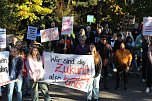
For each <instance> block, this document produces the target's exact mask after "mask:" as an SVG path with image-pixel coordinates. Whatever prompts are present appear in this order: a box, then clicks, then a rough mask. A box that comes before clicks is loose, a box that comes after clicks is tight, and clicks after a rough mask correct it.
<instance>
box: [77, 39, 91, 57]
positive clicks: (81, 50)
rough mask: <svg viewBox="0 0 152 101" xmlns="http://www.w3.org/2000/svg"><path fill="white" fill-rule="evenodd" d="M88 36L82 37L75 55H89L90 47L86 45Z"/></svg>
mask: <svg viewBox="0 0 152 101" xmlns="http://www.w3.org/2000/svg"><path fill="white" fill-rule="evenodd" d="M86 39H87V37H86V36H80V37H79V42H80V44H79V45H77V46H76V48H75V52H74V53H75V54H79V55H87V54H88V53H89V45H87V44H86Z"/></svg>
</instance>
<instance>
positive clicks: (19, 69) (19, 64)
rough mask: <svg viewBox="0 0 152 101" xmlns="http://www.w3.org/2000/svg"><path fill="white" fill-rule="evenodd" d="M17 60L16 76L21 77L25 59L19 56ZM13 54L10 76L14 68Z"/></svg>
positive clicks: (10, 62)
mask: <svg viewBox="0 0 152 101" xmlns="http://www.w3.org/2000/svg"><path fill="white" fill-rule="evenodd" d="M16 59H17V62H16V64H15V67H16V76H15V77H16V78H15V79H17V78H19V77H20V76H22V69H23V67H24V63H23V59H22V58H21V57H17V58H16ZM12 60H13V58H12V56H10V57H9V76H11V72H12V70H13V67H12Z"/></svg>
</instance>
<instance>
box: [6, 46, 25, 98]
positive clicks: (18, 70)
mask: <svg viewBox="0 0 152 101" xmlns="http://www.w3.org/2000/svg"><path fill="white" fill-rule="evenodd" d="M23 66H24V65H23V60H22V58H21V57H20V56H18V50H17V48H16V47H12V48H11V53H10V57H9V76H10V80H17V81H16V82H12V83H10V84H8V95H7V97H8V101H12V96H13V91H14V88H16V94H17V101H22V82H23V77H22V69H23Z"/></svg>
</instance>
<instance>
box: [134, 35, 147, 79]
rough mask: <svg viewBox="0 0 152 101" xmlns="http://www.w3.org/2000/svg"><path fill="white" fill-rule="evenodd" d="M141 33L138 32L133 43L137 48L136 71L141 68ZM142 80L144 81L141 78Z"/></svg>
mask: <svg viewBox="0 0 152 101" xmlns="http://www.w3.org/2000/svg"><path fill="white" fill-rule="evenodd" d="M142 42H143V41H142V33H140V34H139V35H138V36H137V37H136V40H135V45H136V50H137V53H136V54H137V66H138V71H140V70H141V68H142V51H143V50H142ZM142 81H143V82H145V80H144V79H142Z"/></svg>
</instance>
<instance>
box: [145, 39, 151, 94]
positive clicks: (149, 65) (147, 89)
mask: <svg viewBox="0 0 152 101" xmlns="http://www.w3.org/2000/svg"><path fill="white" fill-rule="evenodd" d="M151 74H152V41H151V43H150V45H149V47H148V64H147V80H146V81H147V88H146V91H145V93H149V92H150V88H151V86H152V76H151Z"/></svg>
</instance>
